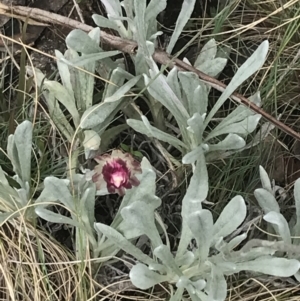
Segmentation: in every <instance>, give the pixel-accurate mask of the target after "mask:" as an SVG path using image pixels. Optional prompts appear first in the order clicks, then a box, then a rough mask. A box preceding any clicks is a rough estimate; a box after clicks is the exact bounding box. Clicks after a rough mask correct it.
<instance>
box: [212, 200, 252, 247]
mask: <svg viewBox="0 0 300 301" xmlns="http://www.w3.org/2000/svg"><path fill="white" fill-rule="evenodd" d="M246 213H247V207H246V204H245V201H244V199H243V198H242V197H241V196H239V195H238V196H236V197H234V198H233V199H232V200H231V201H230V202H229V203H228V204H227V205H226V207H225V208H224V209H223V211H222V212H221V215H220V216H219V218H218V219H217V221H216V223H215V224H214V227H213V241H214V242H216V241H217V240H218V239H219V238H220V237H226V236H227V235H229V234H231V233H232V232H233V231H234V230H236V229H237V227H238V226H240V225H241V223H242V222H243V221H244V219H245V218H246Z"/></svg>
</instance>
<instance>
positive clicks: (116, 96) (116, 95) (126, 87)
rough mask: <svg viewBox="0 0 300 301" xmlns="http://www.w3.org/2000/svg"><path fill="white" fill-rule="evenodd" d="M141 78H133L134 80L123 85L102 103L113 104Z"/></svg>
mask: <svg viewBox="0 0 300 301" xmlns="http://www.w3.org/2000/svg"><path fill="white" fill-rule="evenodd" d="M140 78H141V76H140V75H139V76H135V77H134V78H132V79H130V80H129V81H128V82H127V83H125V84H124V85H123V86H122V87H120V88H119V89H118V90H117V91H116V92H115V93H114V94H113V95H111V96H109V97H107V98H105V99H104V102H114V101H117V100H119V99H120V98H122V97H124V96H125V94H126V93H127V92H128V91H129V90H130V89H131V88H132V87H133V86H135V85H136V84H137V82H138V81H139V80H140Z"/></svg>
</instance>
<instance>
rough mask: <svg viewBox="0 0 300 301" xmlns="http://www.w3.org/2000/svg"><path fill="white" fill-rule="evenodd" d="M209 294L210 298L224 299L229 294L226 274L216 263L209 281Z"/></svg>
mask: <svg viewBox="0 0 300 301" xmlns="http://www.w3.org/2000/svg"><path fill="white" fill-rule="evenodd" d="M207 294H208V299H209V300H214V301H224V300H225V299H226V295H227V283H226V280H225V277H224V275H223V274H222V273H221V272H220V271H219V270H218V268H217V267H216V266H214V265H212V267H211V275H210V277H209V279H208V281H207Z"/></svg>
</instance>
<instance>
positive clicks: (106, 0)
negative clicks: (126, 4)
mask: <svg viewBox="0 0 300 301" xmlns="http://www.w3.org/2000/svg"><path fill="white" fill-rule="evenodd" d="M101 2H102V4H103V5H104V7H105V9H106V12H107V13H108V14H110V15H112V16H121V15H122V8H121V5H120V1H118V0H101Z"/></svg>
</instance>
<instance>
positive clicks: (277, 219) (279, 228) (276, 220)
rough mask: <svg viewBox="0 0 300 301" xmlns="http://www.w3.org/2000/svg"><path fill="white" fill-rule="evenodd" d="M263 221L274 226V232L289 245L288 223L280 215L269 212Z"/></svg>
mask: <svg viewBox="0 0 300 301" xmlns="http://www.w3.org/2000/svg"><path fill="white" fill-rule="evenodd" d="M264 220H265V221H267V222H268V223H271V224H272V225H275V226H276V227H275V231H276V232H277V234H278V235H279V236H280V237H281V238H282V240H283V241H284V242H285V243H286V244H291V233H290V229H289V225H288V222H287V221H286V219H285V218H284V216H283V215H282V214H281V213H278V212H275V211H271V212H269V213H267V214H266V215H265V216H264Z"/></svg>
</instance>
